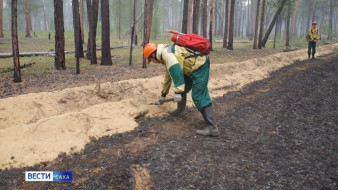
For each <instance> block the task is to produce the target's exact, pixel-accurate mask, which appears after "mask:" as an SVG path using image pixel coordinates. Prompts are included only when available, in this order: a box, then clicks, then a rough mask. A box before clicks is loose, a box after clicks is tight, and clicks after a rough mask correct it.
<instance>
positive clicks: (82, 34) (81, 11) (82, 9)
mask: <svg viewBox="0 0 338 190" xmlns="http://www.w3.org/2000/svg"><path fill="white" fill-rule="evenodd" d="M83 13H84V6H83V0H80V29H81V41H82V43H84V27H83ZM82 49H83V48H82ZM82 54H83V51H82Z"/></svg>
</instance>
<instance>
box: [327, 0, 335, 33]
mask: <svg viewBox="0 0 338 190" xmlns="http://www.w3.org/2000/svg"><path fill="white" fill-rule="evenodd" d="M334 4H335V2H334V0H331V1H330V16H329V33H328V35H327V39H328V40H332V29H333V28H332V17H333V13H334V6H335V5H334Z"/></svg>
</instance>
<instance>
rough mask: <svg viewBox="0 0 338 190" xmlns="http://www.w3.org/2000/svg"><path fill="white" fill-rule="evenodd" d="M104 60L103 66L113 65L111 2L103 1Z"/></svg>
mask: <svg viewBox="0 0 338 190" xmlns="http://www.w3.org/2000/svg"><path fill="white" fill-rule="evenodd" d="M101 19H102V24H101V26H102V38H101V39H102V48H101V51H102V59H101V65H112V64H113V63H112V61H111V53H110V28H109V0H101Z"/></svg>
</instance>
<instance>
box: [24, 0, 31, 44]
mask: <svg viewBox="0 0 338 190" xmlns="http://www.w3.org/2000/svg"><path fill="white" fill-rule="evenodd" d="M29 16H30V14H29V0H25V22H26V36H25V37H26V38H31V33H30V28H31V26H30V18H29Z"/></svg>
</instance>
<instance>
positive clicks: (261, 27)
mask: <svg viewBox="0 0 338 190" xmlns="http://www.w3.org/2000/svg"><path fill="white" fill-rule="evenodd" d="M264 13H265V0H262V12H261V24H260V26H259V36H258V49H262V38H263V31H264Z"/></svg>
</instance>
